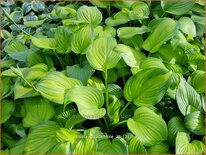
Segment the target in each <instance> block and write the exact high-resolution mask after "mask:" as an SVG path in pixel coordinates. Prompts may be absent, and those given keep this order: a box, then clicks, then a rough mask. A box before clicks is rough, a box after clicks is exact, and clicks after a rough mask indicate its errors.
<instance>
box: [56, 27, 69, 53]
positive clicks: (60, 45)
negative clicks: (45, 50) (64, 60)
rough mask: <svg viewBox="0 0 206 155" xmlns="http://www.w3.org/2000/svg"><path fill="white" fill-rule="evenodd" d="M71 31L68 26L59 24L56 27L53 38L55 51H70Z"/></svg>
mask: <svg viewBox="0 0 206 155" xmlns="http://www.w3.org/2000/svg"><path fill="white" fill-rule="evenodd" d="M71 37H72V31H71V29H70V28H68V27H64V26H62V27H61V26H59V27H58V28H57V29H56V32H55V35H54V38H55V42H56V51H57V53H60V54H65V53H69V52H70V51H71Z"/></svg>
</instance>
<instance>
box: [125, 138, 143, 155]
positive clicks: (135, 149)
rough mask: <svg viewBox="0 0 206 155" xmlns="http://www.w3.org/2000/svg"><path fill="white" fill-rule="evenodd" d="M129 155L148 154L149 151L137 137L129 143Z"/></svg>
mask: <svg viewBox="0 0 206 155" xmlns="http://www.w3.org/2000/svg"><path fill="white" fill-rule="evenodd" d="M128 148H129V153H130V154H147V150H146V148H145V147H144V145H143V144H142V143H141V142H140V140H139V139H138V137H137V136H135V137H133V138H132V139H131V140H130V141H129V145H128Z"/></svg>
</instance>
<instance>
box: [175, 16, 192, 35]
mask: <svg viewBox="0 0 206 155" xmlns="http://www.w3.org/2000/svg"><path fill="white" fill-rule="evenodd" d="M178 24H179V26H180V30H182V31H183V32H184V33H185V34H187V35H189V36H191V37H196V27H195V24H194V22H193V21H192V20H191V19H190V18H188V17H181V18H180V19H179V20H178Z"/></svg>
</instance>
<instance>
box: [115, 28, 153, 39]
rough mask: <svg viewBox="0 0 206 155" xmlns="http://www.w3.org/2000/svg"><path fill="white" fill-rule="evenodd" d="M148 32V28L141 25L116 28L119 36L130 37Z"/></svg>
mask: <svg viewBox="0 0 206 155" xmlns="http://www.w3.org/2000/svg"><path fill="white" fill-rule="evenodd" d="M146 32H150V29H149V28H148V27H146V26H142V27H121V28H118V29H117V35H118V37H119V38H125V39H128V38H131V37H133V36H135V35H137V34H144V33H146Z"/></svg>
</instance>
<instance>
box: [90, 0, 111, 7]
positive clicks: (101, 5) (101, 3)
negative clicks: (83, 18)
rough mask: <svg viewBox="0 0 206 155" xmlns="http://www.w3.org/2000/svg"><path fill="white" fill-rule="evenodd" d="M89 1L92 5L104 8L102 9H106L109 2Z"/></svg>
mask: <svg viewBox="0 0 206 155" xmlns="http://www.w3.org/2000/svg"><path fill="white" fill-rule="evenodd" d="M89 2H90V3H92V4H93V5H95V6H97V7H99V8H104V9H106V8H107V7H108V5H109V3H110V2H107V1H92V0H90V1H89Z"/></svg>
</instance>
